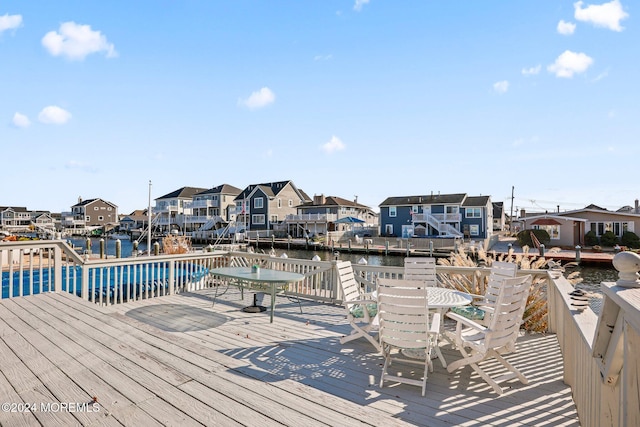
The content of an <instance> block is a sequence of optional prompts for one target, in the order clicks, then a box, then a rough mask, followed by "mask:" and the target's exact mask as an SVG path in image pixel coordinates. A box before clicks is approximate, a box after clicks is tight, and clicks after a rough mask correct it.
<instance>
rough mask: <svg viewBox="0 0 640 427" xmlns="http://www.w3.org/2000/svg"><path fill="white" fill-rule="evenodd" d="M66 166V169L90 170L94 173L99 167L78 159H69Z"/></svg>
mask: <svg viewBox="0 0 640 427" xmlns="http://www.w3.org/2000/svg"><path fill="white" fill-rule="evenodd" d="M64 167H65V168H66V169H78V170H81V171H84V172H90V173H94V172H97V171H98V169H97V168H96V167H95V166H93V165H90V164H88V163H84V162H79V161H77V160H69V161H68V162H67V163H66V164H65V165H64Z"/></svg>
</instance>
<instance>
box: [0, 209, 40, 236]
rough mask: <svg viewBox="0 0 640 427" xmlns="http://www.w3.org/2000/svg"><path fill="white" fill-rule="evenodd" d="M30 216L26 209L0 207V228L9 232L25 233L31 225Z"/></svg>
mask: <svg viewBox="0 0 640 427" xmlns="http://www.w3.org/2000/svg"><path fill="white" fill-rule="evenodd" d="M31 218H32V214H31V212H30V211H29V210H27V208H26V207H21V206H0V226H1V228H2V229H3V230H6V231H9V232H16V231H26V230H28V229H29V225H31Z"/></svg>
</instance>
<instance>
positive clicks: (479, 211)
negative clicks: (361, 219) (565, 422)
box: [379, 193, 493, 239]
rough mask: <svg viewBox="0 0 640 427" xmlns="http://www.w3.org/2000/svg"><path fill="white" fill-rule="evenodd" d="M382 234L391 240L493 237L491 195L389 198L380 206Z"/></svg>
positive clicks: (463, 194)
mask: <svg viewBox="0 0 640 427" xmlns="http://www.w3.org/2000/svg"><path fill="white" fill-rule="evenodd" d="M379 206H380V232H381V233H382V235H384V236H388V237H402V238H410V237H438V236H443V237H467V238H472V239H486V238H489V237H491V235H492V234H493V205H492V203H491V197H490V196H467V194H465V193H458V194H437V195H434V194H431V195H423V196H401V197H388V198H387V199H385V200H384V201H383V202H382V203H381V204H380V205H379Z"/></svg>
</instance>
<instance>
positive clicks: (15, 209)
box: [0, 206, 29, 212]
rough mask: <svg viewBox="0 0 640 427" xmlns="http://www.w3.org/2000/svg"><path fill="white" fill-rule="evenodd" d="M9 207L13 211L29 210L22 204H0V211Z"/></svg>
mask: <svg viewBox="0 0 640 427" xmlns="http://www.w3.org/2000/svg"><path fill="white" fill-rule="evenodd" d="M9 209H11V210H12V211H14V212H29V211H28V210H27V208H26V207H23V206H0V212H4V211H6V210H9Z"/></svg>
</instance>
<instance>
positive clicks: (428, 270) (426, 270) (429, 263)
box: [403, 257, 438, 286]
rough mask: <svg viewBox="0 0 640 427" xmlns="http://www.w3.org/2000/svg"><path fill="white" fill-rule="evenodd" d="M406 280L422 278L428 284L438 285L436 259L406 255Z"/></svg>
mask: <svg viewBox="0 0 640 427" xmlns="http://www.w3.org/2000/svg"><path fill="white" fill-rule="evenodd" d="M403 278H404V279H406V280H422V281H425V282H427V286H438V277H437V275H436V259H435V258H431V257H406V258H405V259H404V275H403Z"/></svg>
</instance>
